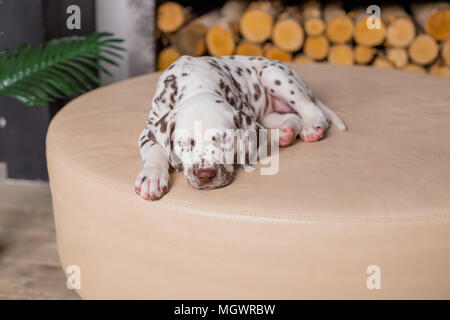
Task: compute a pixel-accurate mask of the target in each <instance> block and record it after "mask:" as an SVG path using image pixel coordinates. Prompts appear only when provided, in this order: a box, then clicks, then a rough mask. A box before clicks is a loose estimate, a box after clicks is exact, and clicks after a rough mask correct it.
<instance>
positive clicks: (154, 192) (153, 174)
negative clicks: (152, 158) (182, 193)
mask: <svg viewBox="0 0 450 320" xmlns="http://www.w3.org/2000/svg"><path fill="white" fill-rule="evenodd" d="M168 182H169V173H168V172H167V171H166V170H162V169H159V168H144V169H142V171H141V172H140V173H139V174H138V176H137V179H136V182H135V184H134V188H135V191H136V193H137V194H138V195H139V196H141V198H142V199H145V200H158V199H159V198H161V197H162V196H163V195H164V194H165V193H166V192H167V191H168V189H169V187H168Z"/></svg>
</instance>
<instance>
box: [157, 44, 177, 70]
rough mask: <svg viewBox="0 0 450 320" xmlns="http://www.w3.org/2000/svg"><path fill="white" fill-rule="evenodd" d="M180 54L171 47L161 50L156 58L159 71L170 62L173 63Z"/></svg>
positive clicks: (164, 68)
mask: <svg viewBox="0 0 450 320" xmlns="http://www.w3.org/2000/svg"><path fill="white" fill-rule="evenodd" d="M179 57H180V54H179V53H178V51H177V50H176V49H174V48H172V47H168V48H165V49H163V50H161V52H160V53H159V55H158V59H157V68H158V70H159V71H162V70H166V69H167V68H168V67H170V65H171V64H172V63H174V62H175V61H176V60H177V59H178V58H179Z"/></svg>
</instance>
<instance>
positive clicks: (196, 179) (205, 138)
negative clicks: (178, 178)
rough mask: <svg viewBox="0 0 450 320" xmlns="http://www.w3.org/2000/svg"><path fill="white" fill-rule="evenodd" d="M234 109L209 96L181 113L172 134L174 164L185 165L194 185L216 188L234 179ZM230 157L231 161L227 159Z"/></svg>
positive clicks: (185, 171)
mask: <svg viewBox="0 0 450 320" xmlns="http://www.w3.org/2000/svg"><path fill="white" fill-rule="evenodd" d="M232 119H233V116H232V110H230V109H229V107H227V106H226V105H225V103H217V102H215V100H213V101H211V98H209V97H208V96H201V95H200V96H198V97H195V99H193V98H191V99H190V100H188V101H187V102H186V103H185V105H183V107H182V108H180V110H179V112H178V113H177V121H176V125H175V128H174V130H173V133H172V137H171V139H172V145H173V150H172V161H173V160H175V161H176V162H177V163H179V164H181V165H182V166H183V169H184V175H185V177H186V180H187V182H188V183H189V185H190V186H192V187H194V188H196V189H214V188H219V187H223V186H226V185H228V184H229V183H230V182H231V181H232V180H233V174H234V170H235V166H234V164H233V159H231V161H230V152H231V153H232V152H233V150H231V149H230V147H229V143H230V140H229V139H228V138H227V130H229V129H234V128H235V124H234V122H233V120H232ZM227 157H228V159H227Z"/></svg>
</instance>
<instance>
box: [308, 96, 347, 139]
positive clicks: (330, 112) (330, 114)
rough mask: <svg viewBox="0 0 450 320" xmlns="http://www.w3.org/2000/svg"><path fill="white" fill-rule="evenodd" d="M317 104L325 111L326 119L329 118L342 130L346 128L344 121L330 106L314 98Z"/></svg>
mask: <svg viewBox="0 0 450 320" xmlns="http://www.w3.org/2000/svg"><path fill="white" fill-rule="evenodd" d="M315 101H316V104H317V106H318V107H319V108H320V109H321V110H322V111H323V113H325V115H326V116H327V117H328V119H330V120H331V122H332V123H333V124H334V125H335V126H336V127H338V128H339V129H341V130H342V131H345V130H347V126H346V125H345V123H344V121H342V119H341V118H340V117H339V116H338V115H337V114H336V113H335V112H334V111H333V110H331V109H330V108H328V107H327V106H326V105H325V104H324V103H323V102H322V101H320V100H319V99H315Z"/></svg>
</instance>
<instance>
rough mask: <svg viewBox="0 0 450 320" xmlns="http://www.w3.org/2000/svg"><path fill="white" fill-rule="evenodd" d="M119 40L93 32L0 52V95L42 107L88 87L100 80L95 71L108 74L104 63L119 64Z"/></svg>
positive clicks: (106, 34)
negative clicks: (36, 45)
mask: <svg viewBox="0 0 450 320" xmlns="http://www.w3.org/2000/svg"><path fill="white" fill-rule="evenodd" d="M0 1H1V0H0ZM121 42H123V40H122V39H116V38H112V34H110V33H93V34H90V35H88V36H86V37H71V38H62V39H57V40H52V41H50V42H48V43H46V44H43V45H40V46H38V47H36V48H34V49H33V48H30V47H29V46H27V45H23V46H20V47H19V48H18V49H17V50H16V52H13V53H9V52H7V51H0V94H4V95H7V96H9V97H12V98H14V99H16V100H18V101H20V102H22V103H24V104H27V105H30V106H34V105H42V106H45V105H47V103H48V102H51V101H54V100H55V99H61V98H63V97H65V96H71V95H75V94H79V93H83V92H86V91H88V90H91V89H92V88H93V87H94V86H95V85H97V84H98V83H99V78H98V76H97V74H96V72H95V71H98V70H100V71H102V72H105V73H106V74H110V73H109V72H108V70H107V69H106V67H105V66H106V65H114V66H117V65H118V64H117V62H116V61H115V59H121V58H122V56H121V55H120V54H119V53H117V52H119V51H124V50H125V49H124V48H122V47H120V46H119V45H117V44H119V43H121ZM101 63H102V64H103V65H102V64H101ZM93 69H95V71H93Z"/></svg>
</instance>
